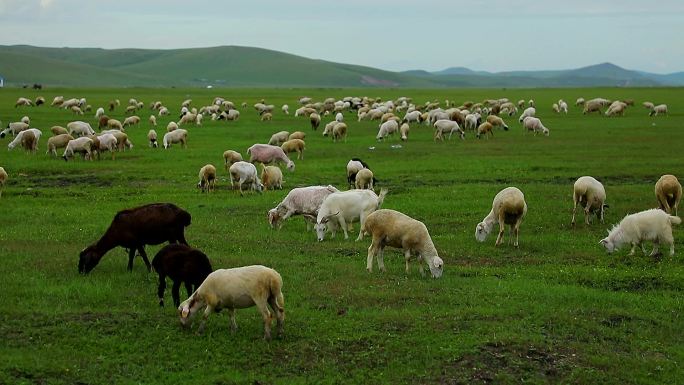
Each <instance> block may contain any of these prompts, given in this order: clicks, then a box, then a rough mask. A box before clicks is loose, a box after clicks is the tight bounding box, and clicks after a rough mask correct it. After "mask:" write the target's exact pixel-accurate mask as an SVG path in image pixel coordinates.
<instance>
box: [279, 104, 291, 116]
mask: <svg viewBox="0 0 684 385" xmlns="http://www.w3.org/2000/svg"><path fill="white" fill-rule="evenodd" d="M280 109H281V110H282V111H283V114H285V115H290V106H288V105H287V104H283V106H282V107H280Z"/></svg>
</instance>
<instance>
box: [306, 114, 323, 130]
mask: <svg viewBox="0 0 684 385" xmlns="http://www.w3.org/2000/svg"><path fill="white" fill-rule="evenodd" d="M309 122H311V129H312V130H314V131H316V130H317V129H318V126H320V125H321V116H320V115H318V114H317V113H315V112H314V113H312V114H311V115H309Z"/></svg>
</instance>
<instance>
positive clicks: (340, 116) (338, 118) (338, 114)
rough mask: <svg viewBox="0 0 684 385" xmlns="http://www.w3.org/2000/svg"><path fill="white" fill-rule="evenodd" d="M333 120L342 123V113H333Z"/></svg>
mask: <svg viewBox="0 0 684 385" xmlns="http://www.w3.org/2000/svg"><path fill="white" fill-rule="evenodd" d="M335 121H337V122H339V123H342V122H344V115H342V113H341V112H338V113H337V115H335Z"/></svg>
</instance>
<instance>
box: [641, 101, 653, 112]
mask: <svg viewBox="0 0 684 385" xmlns="http://www.w3.org/2000/svg"><path fill="white" fill-rule="evenodd" d="M642 105H643V106H644V108H646V109H647V110H653V107H655V104H653V103H652V102H643V103H642Z"/></svg>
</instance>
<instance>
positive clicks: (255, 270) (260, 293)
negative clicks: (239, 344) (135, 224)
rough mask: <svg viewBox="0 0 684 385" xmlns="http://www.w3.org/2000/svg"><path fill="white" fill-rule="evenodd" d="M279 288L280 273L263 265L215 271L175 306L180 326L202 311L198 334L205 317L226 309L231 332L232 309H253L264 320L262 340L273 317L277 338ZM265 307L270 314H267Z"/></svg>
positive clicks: (281, 311)
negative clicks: (275, 321) (255, 308)
mask: <svg viewBox="0 0 684 385" xmlns="http://www.w3.org/2000/svg"><path fill="white" fill-rule="evenodd" d="M282 287H283V279H282V277H281V276H280V274H278V272H277V271H275V270H273V269H271V268H268V267H265V266H261V265H252V266H244V267H236V268H232V269H218V270H216V271H214V272H213V273H211V274H209V275H208V276H207V278H206V279H205V280H204V282H202V284H201V285H200V287H199V288H198V289H197V290H195V292H194V293H192V295H191V296H190V298H188V299H186V300H185V301H183V302H182V303H181V304H180V306H178V314H179V316H180V322H181V325H183V326H184V327H186V328H187V327H190V326H191V325H192V316H193V315H194V314H195V313H197V312H198V311H200V310H202V309H204V311H203V312H202V321H201V322H200V325H199V328H198V329H197V333H202V332H203V331H204V328H205V326H206V322H207V318H208V317H209V315H210V314H211V313H214V312H218V311H219V310H221V309H226V310H228V314H229V316H230V328H231V330H232V331H233V332H235V331H236V330H237V323H236V322H235V309H244V308H248V307H252V306H256V307H257V309H258V310H259V312H260V313H261V316H262V318H263V320H264V339H265V340H267V341H270V340H271V321H272V319H273V317H274V314H275V318H276V319H277V328H278V329H277V330H278V335H282V334H283V327H284V323H285V299H284V297H283V292H282ZM269 306H270V308H271V310H272V312H273V313H272V312H271V311H269V309H268V308H269Z"/></svg>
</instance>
